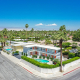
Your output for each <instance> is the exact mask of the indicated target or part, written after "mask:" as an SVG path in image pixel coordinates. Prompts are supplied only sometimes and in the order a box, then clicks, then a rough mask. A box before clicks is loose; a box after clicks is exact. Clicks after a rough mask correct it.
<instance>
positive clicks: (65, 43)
mask: <svg viewBox="0 0 80 80" xmlns="http://www.w3.org/2000/svg"><path fill="white" fill-rule="evenodd" d="M70 45H71V43H69V42H64V43H62V47H63V48H66V47H69V46H70Z"/></svg>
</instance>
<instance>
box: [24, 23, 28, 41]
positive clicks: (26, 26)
mask: <svg viewBox="0 0 80 80" xmlns="http://www.w3.org/2000/svg"><path fill="white" fill-rule="evenodd" d="M28 27H29V25H28V24H26V25H25V28H26V42H27V28H28Z"/></svg>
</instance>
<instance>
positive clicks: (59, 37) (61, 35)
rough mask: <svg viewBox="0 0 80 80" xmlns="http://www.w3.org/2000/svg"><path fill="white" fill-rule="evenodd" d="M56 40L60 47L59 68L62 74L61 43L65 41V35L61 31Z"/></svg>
mask: <svg viewBox="0 0 80 80" xmlns="http://www.w3.org/2000/svg"><path fill="white" fill-rule="evenodd" d="M57 35H58V40H59V45H60V48H61V50H60V63H61V67H60V71H61V72H62V42H63V40H67V34H65V33H64V32H63V31H61V32H58V34H57Z"/></svg>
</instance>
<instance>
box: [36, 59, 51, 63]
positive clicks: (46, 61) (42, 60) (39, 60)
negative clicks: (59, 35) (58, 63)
mask: <svg viewBox="0 0 80 80" xmlns="http://www.w3.org/2000/svg"><path fill="white" fill-rule="evenodd" d="M35 60H36V61H38V62H41V63H48V62H49V61H48V60H44V59H35Z"/></svg>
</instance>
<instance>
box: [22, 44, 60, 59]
mask: <svg viewBox="0 0 80 80" xmlns="http://www.w3.org/2000/svg"><path fill="white" fill-rule="evenodd" d="M23 53H25V54H27V55H28V56H31V55H38V56H46V57H47V56H49V55H50V57H52V58H58V59H60V48H58V47H51V46H45V45H37V44H36V45H27V46H24V47H23Z"/></svg>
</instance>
